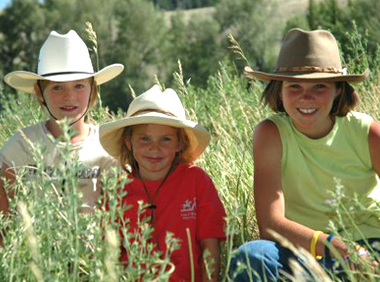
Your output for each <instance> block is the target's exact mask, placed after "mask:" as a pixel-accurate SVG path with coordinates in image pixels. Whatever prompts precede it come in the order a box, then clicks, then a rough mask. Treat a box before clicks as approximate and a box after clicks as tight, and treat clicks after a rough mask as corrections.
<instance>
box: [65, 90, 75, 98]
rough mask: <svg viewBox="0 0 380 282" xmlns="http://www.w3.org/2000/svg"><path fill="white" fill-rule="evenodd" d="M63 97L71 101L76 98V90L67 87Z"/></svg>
mask: <svg viewBox="0 0 380 282" xmlns="http://www.w3.org/2000/svg"><path fill="white" fill-rule="evenodd" d="M63 97H64V98H65V99H66V100H71V99H73V98H74V97H75V91H74V89H72V88H70V87H66V88H65V89H64V91H63Z"/></svg>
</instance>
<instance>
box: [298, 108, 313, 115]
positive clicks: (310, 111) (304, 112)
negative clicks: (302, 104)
mask: <svg viewBox="0 0 380 282" xmlns="http://www.w3.org/2000/svg"><path fill="white" fill-rule="evenodd" d="M298 110H299V111H300V112H301V113H303V114H312V113H315V112H316V111H317V109H301V108H299V109H298Z"/></svg>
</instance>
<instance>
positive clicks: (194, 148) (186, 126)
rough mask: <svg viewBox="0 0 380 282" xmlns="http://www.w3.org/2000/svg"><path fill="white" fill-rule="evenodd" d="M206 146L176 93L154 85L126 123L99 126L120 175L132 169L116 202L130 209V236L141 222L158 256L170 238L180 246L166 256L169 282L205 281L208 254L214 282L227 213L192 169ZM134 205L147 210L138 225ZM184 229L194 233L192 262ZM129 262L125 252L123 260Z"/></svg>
mask: <svg viewBox="0 0 380 282" xmlns="http://www.w3.org/2000/svg"><path fill="white" fill-rule="evenodd" d="M209 140H210V135H209V133H208V132H207V131H206V129H205V128H203V127H202V126H201V125H199V124H197V123H195V122H193V121H190V120H187V119H186V116H185V110H184V108H183V106H182V103H181V101H180V99H179V98H178V96H177V94H176V92H175V91H174V90H173V89H170V88H168V89H166V90H165V91H164V92H162V91H161V90H160V87H159V86H158V85H155V86H153V87H152V88H151V89H149V90H148V91H146V92H145V93H143V94H142V95H140V96H138V97H137V98H135V99H134V100H133V101H132V102H131V104H130V105H129V108H128V111H127V116H126V117H125V118H122V119H119V120H116V121H112V122H110V123H107V124H104V125H102V126H101V127H100V142H101V144H102V145H103V147H104V149H105V150H106V151H107V152H108V153H109V154H110V155H112V156H114V157H115V158H117V159H118V160H119V161H120V164H121V166H122V167H123V168H124V169H125V168H126V167H130V168H131V170H132V172H131V175H130V178H131V179H132V182H131V183H128V184H126V185H125V187H124V188H123V189H124V191H126V196H125V197H124V198H123V200H122V203H121V205H131V206H132V207H131V208H129V209H127V210H126V211H125V212H124V215H123V217H124V219H128V220H129V225H130V229H129V232H131V233H133V232H135V231H136V230H137V222H138V221H140V220H141V221H144V219H148V222H150V224H151V225H152V227H153V234H152V241H153V242H154V244H155V246H156V251H159V252H161V253H162V254H165V252H166V244H165V236H166V234H167V232H171V233H173V234H174V236H175V237H177V238H179V239H180V244H181V246H180V249H179V250H176V251H174V253H173V254H172V256H171V262H172V263H173V264H174V266H175V271H174V273H173V274H172V275H171V277H170V281H206V280H202V279H206V277H207V276H206V275H207V274H206V272H205V269H204V265H203V259H202V258H203V254H204V252H205V250H206V249H208V250H209V251H210V253H211V257H212V258H213V259H214V260H215V264H214V265H213V269H214V271H213V274H212V280H211V281H218V275H219V241H220V240H221V239H224V238H225V233H224V225H225V224H224V217H225V211H224V207H223V205H222V203H221V201H220V199H219V197H218V193H217V191H216V189H215V187H214V184H213V182H212V180H211V179H210V177H209V176H208V175H207V173H206V172H204V171H203V170H202V169H201V168H199V167H197V166H195V165H193V164H192V162H193V161H195V160H196V159H197V158H198V157H199V156H200V155H201V154H202V152H203V151H204V150H205V148H206V147H207V145H208V144H209ZM126 170H127V171H128V169H126ZM139 201H143V202H144V203H145V204H147V205H148V206H147V208H146V210H145V211H144V213H143V214H141V215H139V216H140V218H139V217H138V214H137V211H138V202H139ZM186 229H188V230H189V231H190V234H191V248H192V254H193V261H191V260H190V258H191V256H190V252H189V242H188V239H187V235H186ZM127 259H128V254H127V253H126V252H125V249H124V248H123V247H122V255H121V260H122V261H124V262H126V261H127ZM192 264H193V265H194V269H195V277H194V279H195V280H192V276H191V265H192ZM142 279H143V278H142ZM207 281H209V280H207Z"/></svg>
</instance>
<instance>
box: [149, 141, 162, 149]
mask: <svg viewBox="0 0 380 282" xmlns="http://www.w3.org/2000/svg"><path fill="white" fill-rule="evenodd" d="M159 147H160V144H159V142H158V141H152V142H150V147H149V149H150V150H158V149H159Z"/></svg>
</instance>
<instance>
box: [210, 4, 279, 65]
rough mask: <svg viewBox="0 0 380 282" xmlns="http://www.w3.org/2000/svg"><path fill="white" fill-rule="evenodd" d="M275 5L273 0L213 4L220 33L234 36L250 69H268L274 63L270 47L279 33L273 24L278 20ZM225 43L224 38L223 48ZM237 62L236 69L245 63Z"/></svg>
mask: <svg viewBox="0 0 380 282" xmlns="http://www.w3.org/2000/svg"><path fill="white" fill-rule="evenodd" d="M277 9H278V7H277V1H274V0H269V1H268V0H258V1H250V0H237V1H229V0H222V1H221V2H220V4H218V5H217V6H216V18H217V20H218V22H219V23H220V25H221V28H222V30H221V34H224V35H227V34H232V35H233V37H234V38H236V40H237V41H238V42H239V44H240V45H241V47H242V48H243V50H245V53H246V56H247V58H248V61H249V63H250V65H251V66H252V68H254V69H259V70H269V69H270V70H272V67H273V65H274V60H275V57H274V54H275V52H274V49H275V48H276V38H278V34H279V30H278V27H277V26H278V25H279V24H280V22H279V21H278V20H277V19H276V17H275V15H276V12H277ZM268 19H271V20H268ZM225 38H227V37H225ZM228 45H229V42H228V41H224V43H223V46H224V48H227V47H228ZM237 63H238V69H242V68H243V66H244V64H246V62H237Z"/></svg>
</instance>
